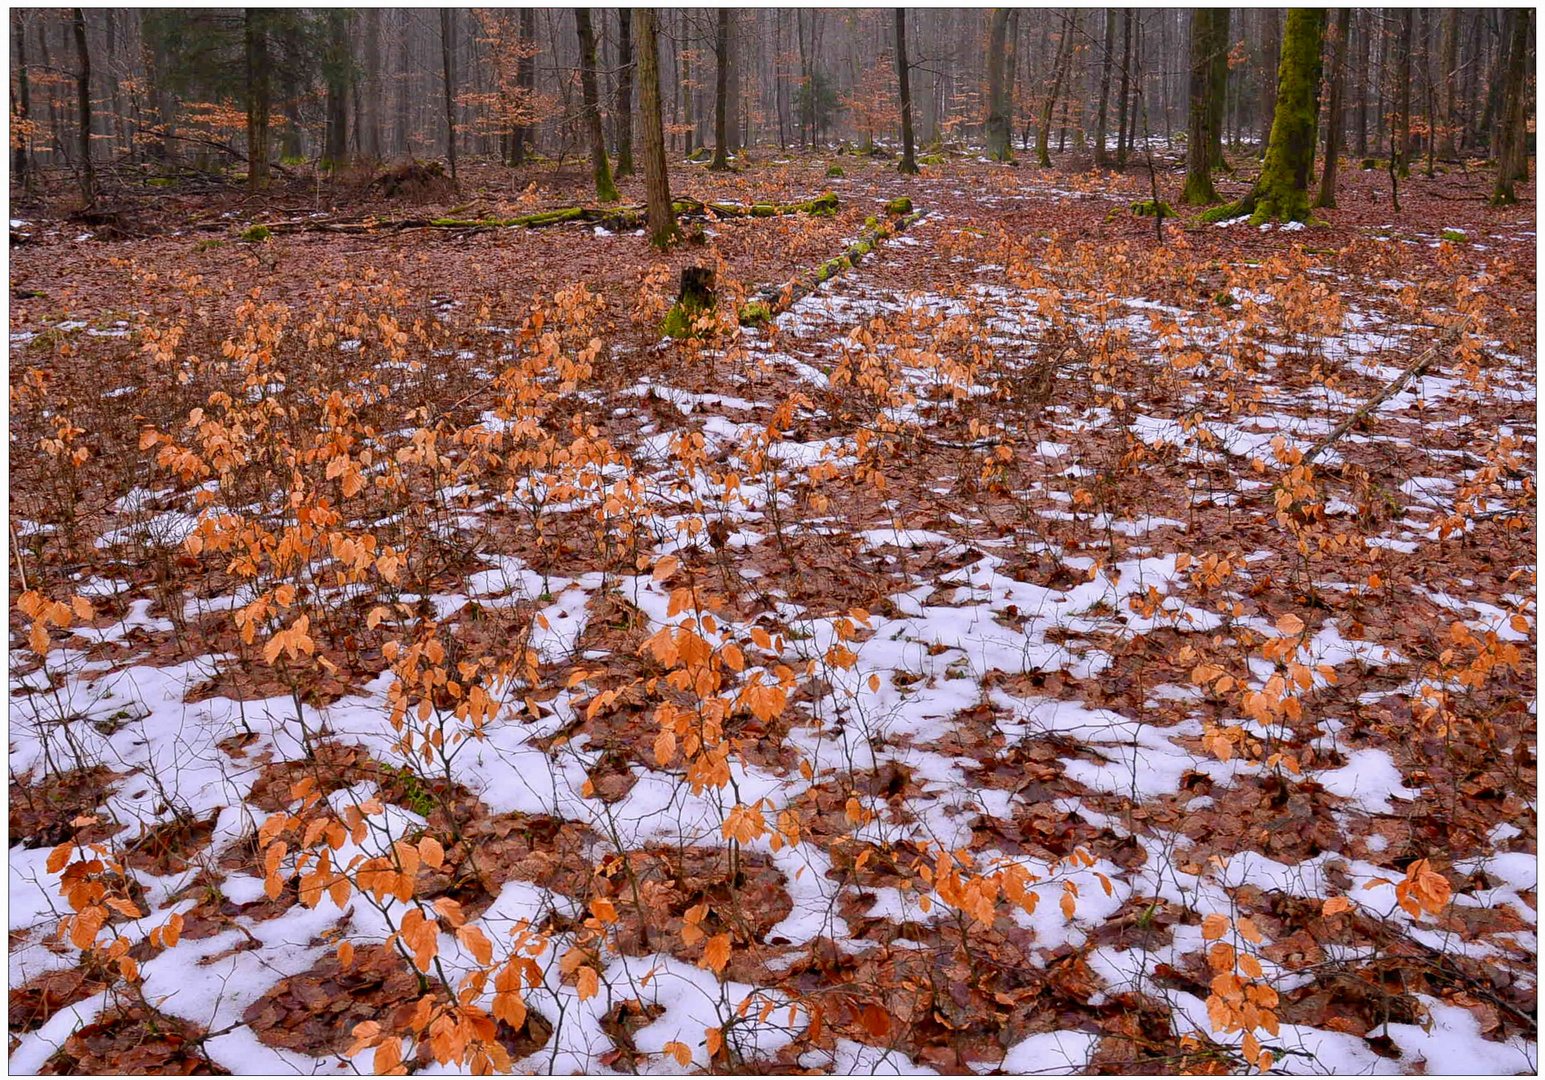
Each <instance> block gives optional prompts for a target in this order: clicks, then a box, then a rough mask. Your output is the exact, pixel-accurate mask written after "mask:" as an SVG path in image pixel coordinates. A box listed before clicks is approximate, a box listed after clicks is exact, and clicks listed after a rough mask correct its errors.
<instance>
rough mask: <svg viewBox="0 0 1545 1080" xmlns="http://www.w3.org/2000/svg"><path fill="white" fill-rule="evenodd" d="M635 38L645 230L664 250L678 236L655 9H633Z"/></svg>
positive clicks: (653, 243) (651, 239) (652, 242)
mask: <svg viewBox="0 0 1545 1080" xmlns="http://www.w3.org/2000/svg"><path fill="white" fill-rule="evenodd" d="M633 37H634V39H635V40H634V44H635V47H636V48H637V50H638V97H639V120H640V121H641V122H642V131H641V133H640V134H641V135H642V138H643V154H644V196H645V201H646V203H647V212H646V220H645V225H644V228H645V231H646V232H648V234H649V242H650V243H651V244H652V245H654V246H655V247H657V248H664V247H667V246H668V245H669V244H670V242H671V239H672V238H673V237H674V236H675V235H676V214H675V211H674V210H673V209H672V207H671V188H670V174H669V173H668V172H667V170H666V164H665V118H664V115H663V112H662V105H661V100H660V48H659V41H658V34H657V32H656V30H655V9H654V8H634V9H633Z"/></svg>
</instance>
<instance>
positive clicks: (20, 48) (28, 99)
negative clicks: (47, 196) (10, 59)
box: [11, 8, 33, 195]
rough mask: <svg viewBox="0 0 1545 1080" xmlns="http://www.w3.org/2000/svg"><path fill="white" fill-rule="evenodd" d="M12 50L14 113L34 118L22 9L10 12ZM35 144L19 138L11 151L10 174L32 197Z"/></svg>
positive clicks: (25, 117)
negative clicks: (15, 96)
mask: <svg viewBox="0 0 1545 1080" xmlns="http://www.w3.org/2000/svg"><path fill="white" fill-rule="evenodd" d="M11 47H12V48H13V49H15V54H14V55H15V57H16V61H15V66H16V84H17V85H16V94H17V99H16V102H15V104H14V105H13V106H12V109H11V112H12V113H13V114H14V115H15V116H16V117H17V119H19V120H23V121H26V120H30V119H31V118H32V90H31V87H30V85H29V81H30V80H29V79H28V77H27V24H26V21H25V16H24V15H23V13H22V10H21V9H20V8H12V9H11ZM31 144H32V138H31V136H27V137H26V138H22V139H17V140H16V146H15V147H14V148H13V149H12V151H11V171H12V173H14V174H15V176H16V178H17V179H19V180H20V181H21V182H22V189H23V190H24V191H25V192H26V193H27V194H29V195H30V194H32V189H33V178H32V169H31V167H30V166H31V164H32V162H31V155H30V154H29V153H28V152H27V151H28V148H29V147H30V146H31Z"/></svg>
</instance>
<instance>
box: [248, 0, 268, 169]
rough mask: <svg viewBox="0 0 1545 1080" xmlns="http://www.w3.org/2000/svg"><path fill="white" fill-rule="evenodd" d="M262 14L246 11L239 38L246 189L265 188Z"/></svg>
mask: <svg viewBox="0 0 1545 1080" xmlns="http://www.w3.org/2000/svg"><path fill="white" fill-rule="evenodd" d="M264 23H265V13H264V12H263V11H260V10H259V9H257V8H247V10H246V12H245V17H244V19H243V27H242V29H243V35H242V36H243V39H244V43H245V45H246V53H247V186H248V187H249V188H251V189H252V190H253V191H259V190H261V189H262V188H264V187H266V186H267V185H268V114H269V110H270V97H271V94H270V91H269V64H268V27H267V26H266V25H264Z"/></svg>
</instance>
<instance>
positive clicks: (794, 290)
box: [740, 200, 928, 324]
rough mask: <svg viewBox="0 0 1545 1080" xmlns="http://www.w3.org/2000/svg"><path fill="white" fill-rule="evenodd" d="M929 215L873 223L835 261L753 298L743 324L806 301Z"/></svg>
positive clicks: (894, 204) (895, 202)
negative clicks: (881, 246)
mask: <svg viewBox="0 0 1545 1080" xmlns="http://www.w3.org/2000/svg"><path fill="white" fill-rule="evenodd" d="M911 205H912V203H911V200H906V206H907V208H908V209H910V208H911ZM892 208H895V209H900V208H901V200H892V201H891V202H890V203H887V204H886V209H887V210H891V209H892ZM927 216H928V211H926V210H917V211H913V212H911V213H908V214H904V215H903V216H901V217H898V218H895V219H894V220H892V221H888V222H887V221H876V222H874V223H873V224H871V225H869V226H868V227H867V228H866V229H865V230H864V232H863V233H862V234H861V235H860V236H859V238H858V239H857V240H856V241H854V242H853V243H852V244H851V245H849V247H848V249H847V250H846V251H844V252H843V253H842V254H841V255H838V256H837V257H836V258H834V259H828V260H827V261H826V262H824V263H822V264H821V265H820V266H818V267H816V269H815V270H814V271H812V272H811V273H809V274H804V275H801V276H800V277H796V278H794V279H793V280H792V281H789V282H786V283H785V284H783V285H769V286H767V287H766V288H764V289H761V290H759V291H758V292H756V293H755V294H754V299H752V300H751V302H750V303H748V304H746V306H745V307H744V308H742V309H741V319H740V321H741V322H742V323H746V324H755V323H759V322H767V321H769V320H770V319H771V318H772V317H773V316H774V315H776V314H778V313H779V312H781V311H784V310H787V309H788V308H789V307H791V306H792V305H794V304H796V303H798V302H799V301H800V300H803V299H804V298H805V297H807V296H809V295H810V294H811V293H813V292H815V291H816V289H818V288H820V287H821V285H822V284H824V283H825V282H828V281H830V280H831V279H832V278H834V277H836V276H837V275H838V274H840V273H842V272H843V271H844V270H848V269H850V268H852V267H854V266H857V265H858V264H859V263H860V262H862V261H863V260H864V258H865V257H866V256H867V255H869V254H870V253H871V252H872V251H874V249H875V248H876V247H878V246H879V244H880V242H881V241H882V240H886V239H888V238H890V237H892V236H895V235H896V234H897V233H901V232H905V231H906V230H907V229H909V228H911V227H912V226H913V225H916V224H917V223H918V222H919V221H921V220H922V219H923V218H925V217H927Z"/></svg>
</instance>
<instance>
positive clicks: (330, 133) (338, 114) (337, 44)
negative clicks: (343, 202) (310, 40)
mask: <svg viewBox="0 0 1545 1080" xmlns="http://www.w3.org/2000/svg"><path fill="white" fill-rule="evenodd" d="M344 29H345V28H344V12H343V11H342V10H339V9H333V10H331V11H329V12H328V13H327V146H326V150H325V152H324V153H323V155H322V157H323V159H324V162H323V163H324V165H325V166H326V167H327V168H331V169H338V168H342V167H343V164H344V161H345V159H347V158H348V156H349V82H348V65H349V45H348V39H347V38H346V36H345V33H344Z"/></svg>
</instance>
